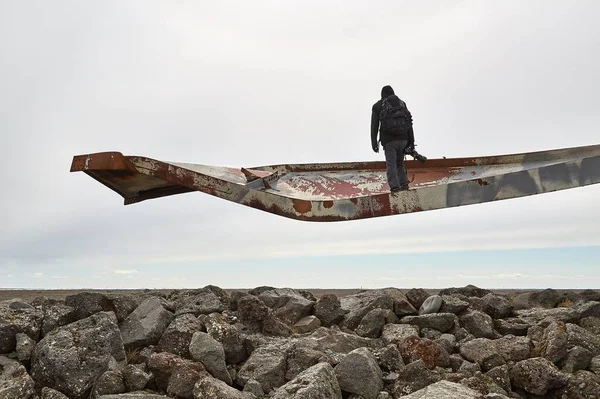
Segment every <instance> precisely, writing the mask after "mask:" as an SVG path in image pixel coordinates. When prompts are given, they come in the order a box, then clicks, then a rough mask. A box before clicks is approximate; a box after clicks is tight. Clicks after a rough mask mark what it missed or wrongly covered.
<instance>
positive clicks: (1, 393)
mask: <svg viewBox="0 0 600 399" xmlns="http://www.w3.org/2000/svg"><path fill="white" fill-rule="evenodd" d="M34 395H35V383H34V382H33V380H32V379H31V377H30V376H29V374H27V370H25V367H23V366H22V365H21V364H19V363H10V364H8V365H6V366H4V367H2V366H0V398H2V399H29V398H33V396H34Z"/></svg>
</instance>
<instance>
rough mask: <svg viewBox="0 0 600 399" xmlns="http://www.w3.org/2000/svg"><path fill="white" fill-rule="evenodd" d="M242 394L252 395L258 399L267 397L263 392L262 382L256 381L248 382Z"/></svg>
mask: <svg viewBox="0 0 600 399" xmlns="http://www.w3.org/2000/svg"><path fill="white" fill-rule="evenodd" d="M242 392H246V393H251V394H253V395H254V396H256V397H257V398H262V397H264V396H265V392H264V391H263V389H262V386H261V385H260V382H258V381H256V380H248V382H246V385H244V389H243V391H242Z"/></svg>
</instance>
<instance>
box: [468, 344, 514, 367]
mask: <svg viewBox="0 0 600 399" xmlns="http://www.w3.org/2000/svg"><path fill="white" fill-rule="evenodd" d="M459 350H460V354H461V356H462V357H464V358H465V359H467V360H468V361H470V362H475V363H477V364H479V366H480V367H481V369H482V370H484V371H487V370H490V369H492V368H494V367H496V366H501V365H503V364H505V363H506V361H505V360H504V358H503V357H502V355H501V354H500V353H498V350H497V348H496V345H495V344H494V341H493V340H491V339H488V338H475V339H473V340H470V341H467V342H465V343H463V344H462V345H460V348H459Z"/></svg>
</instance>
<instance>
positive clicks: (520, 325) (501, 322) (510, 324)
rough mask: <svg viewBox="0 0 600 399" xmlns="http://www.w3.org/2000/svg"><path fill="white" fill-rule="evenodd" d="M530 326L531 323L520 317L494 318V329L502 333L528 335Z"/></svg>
mask: <svg viewBox="0 0 600 399" xmlns="http://www.w3.org/2000/svg"><path fill="white" fill-rule="evenodd" d="M529 327H531V324H530V323H526V322H525V321H523V320H521V319H519V318H518V317H510V318H506V319H495V320H494V329H495V330H496V331H498V332H499V333H500V334H502V335H506V334H511V335H518V336H525V335H527V330H529Z"/></svg>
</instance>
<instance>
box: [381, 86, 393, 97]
mask: <svg viewBox="0 0 600 399" xmlns="http://www.w3.org/2000/svg"><path fill="white" fill-rule="evenodd" d="M394 94H395V93H394V89H392V86H383V87H382V88H381V98H386V97H389V96H391V95H394Z"/></svg>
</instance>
